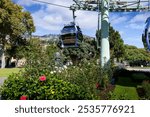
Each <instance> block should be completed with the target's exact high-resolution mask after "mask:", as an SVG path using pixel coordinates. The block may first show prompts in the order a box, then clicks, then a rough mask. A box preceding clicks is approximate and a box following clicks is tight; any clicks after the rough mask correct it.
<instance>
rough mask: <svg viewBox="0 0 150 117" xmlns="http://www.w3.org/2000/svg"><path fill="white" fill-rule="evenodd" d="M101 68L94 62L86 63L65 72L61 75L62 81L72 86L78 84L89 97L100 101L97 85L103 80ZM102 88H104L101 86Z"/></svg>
mask: <svg viewBox="0 0 150 117" xmlns="http://www.w3.org/2000/svg"><path fill="white" fill-rule="evenodd" d="M100 70H101V69H100V67H99V65H97V64H96V63H95V62H94V61H93V60H90V61H84V62H83V63H82V64H80V65H79V66H73V67H70V68H68V69H67V70H65V71H64V72H62V73H61V74H60V75H59V78H60V79H63V80H65V81H67V82H71V83H72V84H76V85H77V86H79V87H80V88H81V89H83V90H84V91H85V92H86V93H87V94H88V96H92V97H93V99H98V98H99V97H98V96H97V93H98V90H97V89H96V84H97V83H99V80H100V79H101V74H100ZM100 87H101V88H102V86H101V85H100Z"/></svg>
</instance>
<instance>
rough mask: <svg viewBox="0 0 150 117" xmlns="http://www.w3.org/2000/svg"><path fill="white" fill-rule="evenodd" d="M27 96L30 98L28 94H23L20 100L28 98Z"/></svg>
mask: <svg viewBox="0 0 150 117" xmlns="http://www.w3.org/2000/svg"><path fill="white" fill-rule="evenodd" d="M27 98H28V97H27V96H25V95H23V96H21V97H20V100H27Z"/></svg>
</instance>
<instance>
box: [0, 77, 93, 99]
mask: <svg viewBox="0 0 150 117" xmlns="http://www.w3.org/2000/svg"><path fill="white" fill-rule="evenodd" d="M0 92H1V95H2V99H5V100H19V99H20V97H21V96H22V95H26V96H27V97H28V99H29V100H52V99H55V100H58V99H59V100H69V99H91V98H90V97H88V94H87V93H85V91H84V90H83V89H82V88H81V87H79V86H77V85H75V84H71V83H70V82H66V81H63V80H59V79H57V77H56V76H51V75H49V76H47V77H46V81H40V80H39V76H36V77H23V76H22V75H21V74H13V75H11V76H9V78H8V79H7V80H6V81H5V82H4V85H3V86H2V88H1V90H0Z"/></svg>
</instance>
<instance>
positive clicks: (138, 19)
mask: <svg viewBox="0 0 150 117" xmlns="http://www.w3.org/2000/svg"><path fill="white" fill-rule="evenodd" d="M148 17H150V13H149V12H147V13H142V14H138V15H136V16H135V17H133V18H132V19H131V20H130V21H129V23H139V22H145V21H146V19H147V18H148Z"/></svg>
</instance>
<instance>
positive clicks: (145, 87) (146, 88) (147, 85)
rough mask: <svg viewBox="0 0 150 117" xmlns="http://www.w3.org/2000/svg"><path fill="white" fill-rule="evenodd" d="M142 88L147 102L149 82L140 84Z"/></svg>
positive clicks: (149, 90) (149, 96)
mask: <svg viewBox="0 0 150 117" xmlns="http://www.w3.org/2000/svg"><path fill="white" fill-rule="evenodd" d="M142 87H143V89H144V90H145V93H146V95H145V98H146V99H148V100H149V99H150V83H149V81H144V82H143V83H142Z"/></svg>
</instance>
